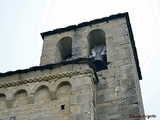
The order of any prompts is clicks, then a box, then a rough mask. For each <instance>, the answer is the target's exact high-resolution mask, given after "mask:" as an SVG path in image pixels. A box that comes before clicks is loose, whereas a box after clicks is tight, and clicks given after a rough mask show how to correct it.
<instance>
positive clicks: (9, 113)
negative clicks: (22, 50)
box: [0, 17, 144, 120]
mask: <svg viewBox="0 0 160 120" xmlns="http://www.w3.org/2000/svg"><path fill="white" fill-rule="evenodd" d="M94 22H95V21H94ZM94 22H93V23H92V24H90V25H88V26H83V24H85V23H83V24H82V26H81V27H79V28H77V29H72V30H68V31H65V32H61V33H56V34H53V35H47V36H44V43H43V49H42V55H41V61H40V65H41V66H42V65H46V64H54V63H56V64H57V63H60V65H59V66H58V65H56V66H54V67H53V68H52V67H50V68H46V69H43V70H32V71H29V72H25V73H24V72H23V73H16V74H12V75H8V76H5V77H4V76H2V77H0V119H2V120H9V119H14V118H16V119H17V120H28V119H30V120H130V114H136V115H138V114H141V115H144V110H143V104H142V98H141V92H140V85H139V81H138V73H137V68H136V63H135V58H134V52H135V51H134V50H133V49H132V48H133V47H132V45H133V43H131V38H132V36H130V31H129V29H128V23H127V21H126V18H125V17H120V18H117V19H111V20H108V21H103V22H100V23H96V24H95V23H94ZM57 31H58V30H57ZM91 33H93V34H91ZM68 38H69V39H70V41H71V42H70V43H71V44H70V43H66V44H64V43H63V44H60V42H59V41H60V40H68ZM132 42H133V41H132ZM101 44H105V45H106V57H105V58H107V61H106V60H104V62H105V64H107V68H106V69H103V70H100V71H98V70H97V72H96V69H94V72H95V73H94V72H93V66H94V65H93V64H92V63H90V64H88V63H84V61H83V60H82V61H80V62H76V63H75V62H74V63H69V64H68V63H67V62H66V63H65V62H64V61H65V60H66V61H68V62H69V61H70V60H75V61H76V60H77V59H79V58H81V57H83V58H86V57H87V58H88V57H90V56H91V51H92V48H94V47H95V46H98V45H101ZM131 44H132V45H131ZM68 47H69V48H70V49H68ZM64 48H65V49H64ZM66 51H67V52H68V51H70V52H71V53H69V56H67V55H66V54H65V53H67V52H66ZM67 54H68V53H67ZM64 56H65V57H66V56H67V58H64ZM91 69H92V70H91ZM87 71H91V72H87ZM95 74H96V75H97V77H98V79H99V82H98V83H95V82H94V80H93V79H96V76H95Z"/></svg>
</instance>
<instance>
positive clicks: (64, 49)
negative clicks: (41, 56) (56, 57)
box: [57, 37, 72, 60]
mask: <svg viewBox="0 0 160 120" xmlns="http://www.w3.org/2000/svg"><path fill="white" fill-rule="evenodd" d="M57 46H58V49H59V52H60V54H61V58H62V60H67V59H70V58H71V57H72V39H71V38H70V37H64V38H62V39H60V40H59V41H58V45H57Z"/></svg>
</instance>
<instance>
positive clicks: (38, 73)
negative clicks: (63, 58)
mask: <svg viewBox="0 0 160 120" xmlns="http://www.w3.org/2000/svg"><path fill="white" fill-rule="evenodd" d="M34 75H35V77H41V76H42V71H41V70H37V71H35V72H34Z"/></svg>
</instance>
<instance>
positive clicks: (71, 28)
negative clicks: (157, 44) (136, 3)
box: [41, 12, 128, 39]
mask: <svg viewBox="0 0 160 120" xmlns="http://www.w3.org/2000/svg"><path fill="white" fill-rule="evenodd" d="M126 16H128V12H126V13H119V14H116V15H111V16H109V17H103V18H101V19H95V20H91V21H89V22H82V23H80V24H78V25H71V26H67V27H65V28H58V29H54V30H53V31H47V32H43V33H41V36H42V38H43V39H44V37H45V36H48V35H53V34H57V33H63V32H66V31H70V30H75V29H77V28H81V27H85V26H90V25H93V24H97V23H101V22H108V21H109V20H113V19H117V18H121V17H126Z"/></svg>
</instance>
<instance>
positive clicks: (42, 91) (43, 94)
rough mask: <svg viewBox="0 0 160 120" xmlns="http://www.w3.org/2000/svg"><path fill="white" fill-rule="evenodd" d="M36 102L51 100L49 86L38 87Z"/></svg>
mask: <svg viewBox="0 0 160 120" xmlns="http://www.w3.org/2000/svg"><path fill="white" fill-rule="evenodd" d="M35 96H36V97H35V103H36V102H42V101H49V100H50V94H49V89H48V87H47V86H45V85H42V86H40V87H38V88H37V90H36V92H35Z"/></svg>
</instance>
